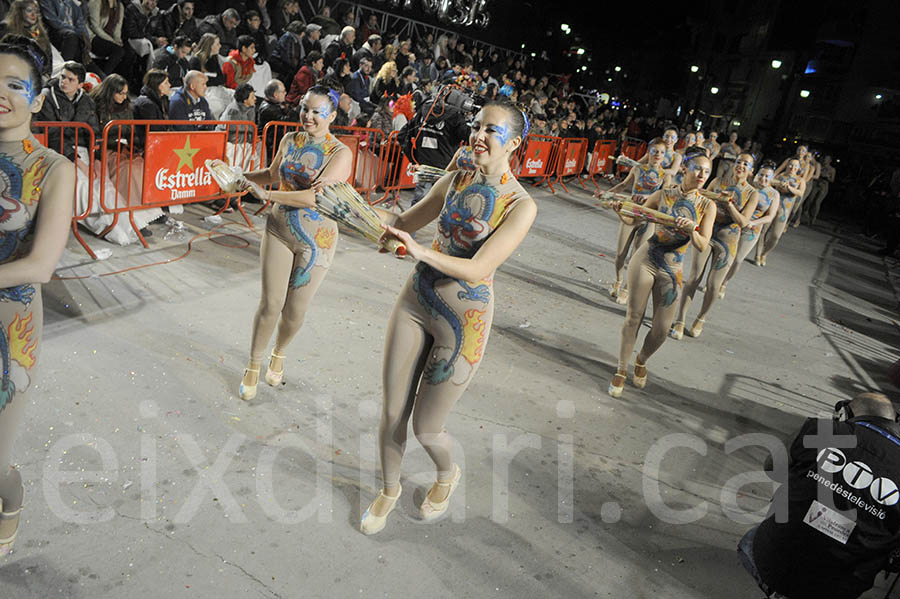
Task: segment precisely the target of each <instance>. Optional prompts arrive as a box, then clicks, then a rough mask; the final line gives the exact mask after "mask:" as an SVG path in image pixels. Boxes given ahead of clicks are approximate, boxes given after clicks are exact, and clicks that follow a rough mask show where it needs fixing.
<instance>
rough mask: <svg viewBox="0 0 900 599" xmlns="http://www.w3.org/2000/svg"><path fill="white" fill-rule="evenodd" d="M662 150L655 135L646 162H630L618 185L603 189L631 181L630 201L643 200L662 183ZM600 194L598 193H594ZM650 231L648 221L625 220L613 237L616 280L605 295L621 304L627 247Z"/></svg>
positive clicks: (624, 293)
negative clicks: (635, 164)
mask: <svg viewBox="0 0 900 599" xmlns="http://www.w3.org/2000/svg"><path fill="white" fill-rule="evenodd" d="M665 153H666V142H664V141H663V140H662V139H660V138H659V137H657V138H656V139H654V140H653V141H651V142H650V145H649V146H648V149H647V161H648V163H647V164H642V165H640V166H633V167H631V170H630V171H629V172H628V176H627V177H625V179H623V180H622V182H621V183H619V184H618V185H614V186H613V187H610V188H609V191H608V192H606V193H616V192H618V191H621V190H623V189H628V184H629V183H630V184H631V193H632V194H633V195H634V196H637V197H636V198H634V199H633V200H632V201H633V202H637V203H639V204H643V203H644V202H645V201H646V200H647V198H648V197H649V196H650V194H652V193H653V192H654V191H656V190H658V189H659V188H661V187H662V186H663V182H664V181H665V178H666V173H665V171H664V170H663V168H662V161H663V157H664V156H665ZM595 195H598V196H599V195H602V194H595ZM653 232H654V228H653V226H651V224H650V223H647V222H644V223H636V224H634V225H626V224H625V222H624V221H623V222H621V223H620V224H619V237H618V239H617V241H616V282H615V283H613V286H612V289H610V290H609V295H610V296H611V297H614V298H616V303H618V304H624V303H626V302H627V301H628V290H627V288H626V287H625V285H624V284H623V283H624V281H623V280H622V270H623V269H624V268H625V263H626V261H627V258H628V251H629V250H630V249H631V247H632V242H634V248H635V251H637V248H639V247H641V246H642V245H644V242H645V241H647V239H648V238H649V237H650V235H652V234H653Z"/></svg>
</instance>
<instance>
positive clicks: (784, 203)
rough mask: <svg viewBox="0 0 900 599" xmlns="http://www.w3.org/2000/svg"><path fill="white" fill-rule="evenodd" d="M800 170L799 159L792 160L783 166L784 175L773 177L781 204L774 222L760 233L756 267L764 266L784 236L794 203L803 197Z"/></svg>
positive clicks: (803, 188) (802, 182)
mask: <svg viewBox="0 0 900 599" xmlns="http://www.w3.org/2000/svg"><path fill="white" fill-rule="evenodd" d="M801 168H802V167H801V163H800V159H798V158H792V159H790V160H789V161H788V162H787V164H786V165H785V171H784V173H782V174H780V175H777V174H776V175H775V180H774V181H773V183H772V187H774V188H775V189H777V190H778V192H779V193H780V194H781V204H780V205H779V206H778V214H776V215H775V220H773V221H772V224H770V225H768V226H767V227H766V229H765V230H764V231H763V232H762V233H761V235H760V237H761V241H760V242H758V243H757V244H756V265H757V266H765V265H766V257H767V256H768V255H769V252H771V251H772V250H774V249H775V246H776V245H778V241H779V240H780V239H781V236H782V235H784V231H785V229H787V224H788V219H789V218H790V217H791V211H792V210H793V208H794V202H796V201H797V198H799V197H800V196H802V195H803V191H804V190H805V188H806V183H804V181H803V177H802V175H801V174H800V171H801ZM776 172H777V171H776Z"/></svg>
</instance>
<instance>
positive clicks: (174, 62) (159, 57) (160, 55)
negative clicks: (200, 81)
mask: <svg viewBox="0 0 900 599" xmlns="http://www.w3.org/2000/svg"><path fill="white" fill-rule="evenodd" d="M171 47H172V46H166V47H165V48H158V49H156V50H154V51H153V60H152V62H151V64H152V65H153V66H152V68H154V69H162V70H163V71H165V72H167V73H168V74H169V83H170V84H171V85H172V87H181V84H182V79H184V76H185V75H186V74H187V72H188V70H190V68H191V67H190V65H188V61H187V60H186V59H184V58H178V57H177V56H175V54H174V53H172V52H171V51H170V50H169V48H171Z"/></svg>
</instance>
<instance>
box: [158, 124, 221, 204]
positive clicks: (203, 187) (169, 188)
mask: <svg viewBox="0 0 900 599" xmlns="http://www.w3.org/2000/svg"><path fill="white" fill-rule="evenodd" d="M225 137H226V133H225V132H224V131H199V132H196V133H187V132H183V131H179V132H174V131H164V132H152V131H151V132H148V133H147V145H146V149H145V151H144V193H143V197H142V199H141V202H142V203H144V204H169V203H173V202H175V203H177V202H179V201H183V202H185V203H187V202H191V201H193V200H194V199H195V198H202V197H210V196H215V195H217V194H219V193H221V192H220V191H219V186H218V185H216V182H215V181H214V180H213V178H212V175H210V174H209V171H207V170H206V166H205V165H204V163H205V162H206V160H207V159H210V160H211V159H214V158H218V159H220V160H221V159H223V158H224V156H225Z"/></svg>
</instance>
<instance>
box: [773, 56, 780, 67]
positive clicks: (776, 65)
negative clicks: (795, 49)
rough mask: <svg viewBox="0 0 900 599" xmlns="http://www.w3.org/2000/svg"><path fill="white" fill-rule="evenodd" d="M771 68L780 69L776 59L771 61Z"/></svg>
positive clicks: (778, 61)
mask: <svg viewBox="0 0 900 599" xmlns="http://www.w3.org/2000/svg"><path fill="white" fill-rule="evenodd" d="M772 68H773V69H780V68H781V61H780V60H778V59H777V58H776V59H775V60H773V61H772Z"/></svg>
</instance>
